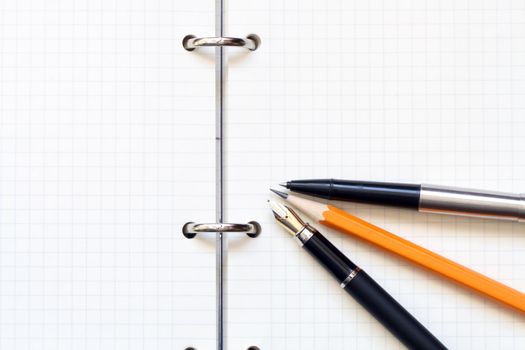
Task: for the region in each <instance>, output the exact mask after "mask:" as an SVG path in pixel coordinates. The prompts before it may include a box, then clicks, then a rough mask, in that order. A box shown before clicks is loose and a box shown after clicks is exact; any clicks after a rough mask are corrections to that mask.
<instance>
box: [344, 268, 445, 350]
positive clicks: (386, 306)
mask: <svg viewBox="0 0 525 350" xmlns="http://www.w3.org/2000/svg"><path fill="white" fill-rule="evenodd" d="M345 290H346V291H347V292H348V293H349V294H350V295H351V296H352V297H353V298H354V299H355V300H356V301H357V302H358V303H359V304H361V305H362V306H363V307H364V308H365V309H366V310H368V312H370V314H372V315H373V316H374V317H375V318H376V319H377V320H378V321H379V322H381V324H383V326H385V327H386V328H387V329H388V330H390V332H392V334H394V335H395V336H396V337H397V338H398V339H399V340H400V341H401V342H402V343H403V344H405V346H406V347H408V348H409V349H424V350H434V349H435V350H443V349H446V347H445V346H444V345H443V344H442V343H441V342H440V341H439V340H438V339H437V338H436V337H434V335H433V334H432V333H430V332H429V331H428V330H427V329H426V328H425V327H424V326H423V325H422V324H421V323H419V321H418V320H416V319H415V318H414V316H412V315H411V314H410V313H409V312H408V311H407V310H405V308H404V307H403V306H401V304H399V303H398V302H397V301H396V300H395V299H394V298H392V297H391V296H390V294H388V293H387V292H386V291H385V290H384V289H383V288H382V287H381V286H380V285H379V284H377V282H376V281H374V280H373V279H372V278H371V277H370V276H368V275H367V273H366V272H365V271H363V270H361V271H359V273H358V274H357V275H356V276H355V277H354V278H353V279H352V280H351V281H350V282H349V283H348V284H347V285H346V287H345Z"/></svg>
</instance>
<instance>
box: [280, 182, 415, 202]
mask: <svg viewBox="0 0 525 350" xmlns="http://www.w3.org/2000/svg"><path fill="white" fill-rule="evenodd" d="M286 188H288V189H289V190H291V191H294V192H297V193H303V194H306V195H310V196H315V197H321V198H325V199H333V200H341V201H351V202H360V203H369V204H380V205H392V206H399V207H405V208H411V209H417V208H418V207H419V197H420V192H421V185H413V184H398V183H389V182H373V181H353V180H334V179H321V180H294V181H289V182H287V183H286Z"/></svg>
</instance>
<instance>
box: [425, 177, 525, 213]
mask: <svg viewBox="0 0 525 350" xmlns="http://www.w3.org/2000/svg"><path fill="white" fill-rule="evenodd" d="M419 211H421V212H427V213H438V214H439V213H441V214H454V215H462V216H474V217H481V218H490V219H503V220H512V221H525V195H523V194H521V195H520V194H513V193H505V192H491V191H483V190H473V189H464V188H457V187H447V186H435V185H421V195H420V198H419Z"/></svg>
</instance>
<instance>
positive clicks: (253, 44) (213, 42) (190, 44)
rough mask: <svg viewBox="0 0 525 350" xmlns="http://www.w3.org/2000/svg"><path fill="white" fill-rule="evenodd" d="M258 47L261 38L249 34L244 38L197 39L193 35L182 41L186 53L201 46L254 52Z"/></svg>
mask: <svg viewBox="0 0 525 350" xmlns="http://www.w3.org/2000/svg"><path fill="white" fill-rule="evenodd" d="M260 45H261V38H259V36H258V35H256V34H250V35H248V36H247V37H246V38H233V37H225V36H218V37H203V38H197V37H196V36H195V35H191V34H190V35H186V36H185V37H184V39H182V46H184V48H185V49H186V50H188V51H193V50H195V49H196V48H198V47H201V46H236V47H244V48H246V49H248V50H250V51H255V50H257V48H258V47H259V46H260Z"/></svg>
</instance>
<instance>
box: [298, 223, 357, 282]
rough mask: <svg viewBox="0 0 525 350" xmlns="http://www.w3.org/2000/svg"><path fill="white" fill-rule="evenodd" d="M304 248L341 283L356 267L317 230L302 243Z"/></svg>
mask: <svg viewBox="0 0 525 350" xmlns="http://www.w3.org/2000/svg"><path fill="white" fill-rule="evenodd" d="M303 248H305V249H306V250H307V251H308V252H309V253H310V254H311V255H312V256H313V257H314V258H315V259H316V260H317V261H319V263H321V265H323V266H324V267H325V268H326V269H327V270H328V271H329V272H330V273H331V274H332V275H333V276H334V277H335V278H336V279H337V280H338V281H339V283H341V282H342V281H344V279H345V278H347V277H348V275H349V274H350V273H351V272H352V271H353V270H355V269H356V268H357V265H356V264H354V263H353V262H352V261H351V260H350V259H348V258H347V257H346V256H345V255H344V254H343V253H342V252H341V251H340V250H339V249H337V248H336V247H335V246H334V245H333V244H332V243H330V241H329V240H328V239H326V238H325V237H324V236H323V235H322V234H320V233H319V232H317V233H316V234H314V235H313V236H312V237H310V239H308V241H306V242H305V243H304V246H303Z"/></svg>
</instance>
